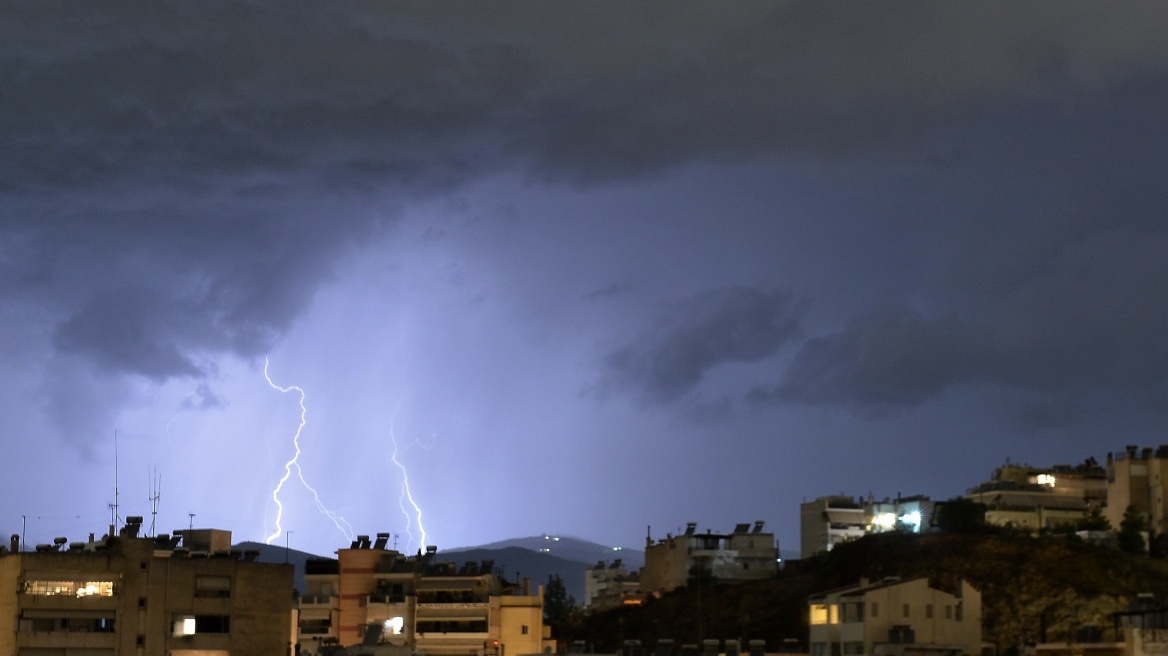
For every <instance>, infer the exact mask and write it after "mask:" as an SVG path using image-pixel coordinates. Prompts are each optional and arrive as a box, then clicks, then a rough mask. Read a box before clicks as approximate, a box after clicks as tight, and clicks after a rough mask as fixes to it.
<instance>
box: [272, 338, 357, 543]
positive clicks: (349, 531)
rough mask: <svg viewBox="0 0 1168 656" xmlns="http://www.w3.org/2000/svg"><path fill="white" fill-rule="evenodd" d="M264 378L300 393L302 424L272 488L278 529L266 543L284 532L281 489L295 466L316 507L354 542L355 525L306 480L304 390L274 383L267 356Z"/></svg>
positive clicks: (282, 388)
mask: <svg viewBox="0 0 1168 656" xmlns="http://www.w3.org/2000/svg"><path fill="white" fill-rule="evenodd" d="M264 379H265V380H267V381H268V385H270V386H271V387H272V389H274V390H277V391H279V392H282V393H284V394H287V393H288V392H296V393H297V394H299V395H300V425H299V426H297V427H296V435H295V436H294V437H293V438H292V445H293V446H294V447H296V454H295V455H293V456H292V459H291V460H289V461H288V462H286V463H284V476H283V477H282V478H281V479H280V482H279V483H277V484H276V487H275V489H273V490H272V501H275V502H276V530H275V531H274V532H273V533H272V534H271V535H269V536H268V537H267V539H266V540H264V543H265V544H271V543H272V540H275V539H276V538H278V537H280V534H281V533H283V532H284V528H283V526H281V522H282V521H283V518H284V504H283V503H282V502H281V501H280V491H281V490H283V489H284V484H285V483H287V482H288V479H290V478H292V469H293V468H295V469H296V477H297V478H299V479H300V483H301V484H302V485H303V486H304V487H305V488H306V489H307V490H308V491H309V492H311V493H312V498H313V499H314V500H315V501H316V509H317V510H319V511H320V512H321V514H323V515H325V516H327V517H328V518H329V519H331V520H332V522H333V524H335V525H336V527H337V530H338V531H340V532H341V534H342V535H344V536H345V539H346V540H348V541H350V542H352V541H353V527H352V526H350V525H349V522H347V521H345V518H344V517H341V516H340V515H338V514H336V513H334V512H333V511H331V510H329V509H328V508H325V506H324V504H323V503H321V500H320V495H319V494H317V492H316V490H315V489H314V488H313V487H312V486H311V485H309V484H308V481H306V480H304V470H303V469H301V468H300V433H301V432H302V431H303V430H304V426H305V424H307V423H308V422H307V419H306V417H307V415H308V408H307V407H306V406H305V405H304V390H303V389H301V388H300V387H297V386H296V385H289V386H288V387H280V386H279V385H277V384H275V383H273V382H272V378H271V377H270V376H268V359H267V358H264Z"/></svg>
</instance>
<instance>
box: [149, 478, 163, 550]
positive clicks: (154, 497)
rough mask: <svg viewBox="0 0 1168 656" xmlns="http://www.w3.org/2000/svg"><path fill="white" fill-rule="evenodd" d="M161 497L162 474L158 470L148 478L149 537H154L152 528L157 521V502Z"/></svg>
mask: <svg viewBox="0 0 1168 656" xmlns="http://www.w3.org/2000/svg"><path fill="white" fill-rule="evenodd" d="M161 497H162V474H159V473H158V468H157V467H156V468H155V469H154V472H153V474H152V475H151V476H150V537H154V526H155V523H156V522H157V521H158V500H159V499H160V498H161Z"/></svg>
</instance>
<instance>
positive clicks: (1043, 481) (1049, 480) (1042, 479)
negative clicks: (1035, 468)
mask: <svg viewBox="0 0 1168 656" xmlns="http://www.w3.org/2000/svg"><path fill="white" fill-rule="evenodd" d="M1035 482H1036V483H1038V484H1039V485H1049V486H1050V487H1054V476H1052V475H1051V474H1039V475H1038V477H1037V479H1036V480H1035Z"/></svg>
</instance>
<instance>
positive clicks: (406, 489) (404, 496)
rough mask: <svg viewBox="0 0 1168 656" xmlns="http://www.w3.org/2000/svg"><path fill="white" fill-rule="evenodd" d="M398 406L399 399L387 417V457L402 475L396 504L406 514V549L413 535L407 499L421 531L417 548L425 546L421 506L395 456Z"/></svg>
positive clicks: (406, 474)
mask: <svg viewBox="0 0 1168 656" xmlns="http://www.w3.org/2000/svg"><path fill="white" fill-rule="evenodd" d="M400 406H401V401H398V403H397V406H395V407H394V409H393V414H392V415H390V418H389V441H390V443H391V444H393V452H392V453H390V455H389V459H390V460H392V461H393V464H394V465H395V466H397V468H398V469H400V470H401V475H402V484H401V495H400V496H398V499H397V503H398V506H399V507H400V508H401V511H402V514H403V515H405V516H406V538H407V541H406V550H407V551H408V550H409V544H410V542H412V541H413V539H414V535H413V533H411V532H410V526H411V521H412V518H411V517H410V512H409V511H408V510H406V502H407V501H409V504H410V506H411V507H413V509H414V517H416V518H417V522H418V531H419V532H421V534H422V535H421V539H420V540H419V541H418V548H419V549H422V548H425V546H426V529H425V527H424V526H422V508H421V507H420V506H419V505H418V502H417V501H414V495H413V493H412V492H411V491H410V476H409V474H408V473H407V472H406V466H405V465H403V464H402V463H401V461H400V460H398V459H397V456H398V453H399V451H400V450H399V448H398V444H397V436H396V435H395V434H394V430H393V422H394V419H395V418H396V417H397V409H398V407H400ZM413 444H419V446H420V443H419V442H418V441H417V440H415V441H414V442H413ZM406 448H409V445H407V446H406Z"/></svg>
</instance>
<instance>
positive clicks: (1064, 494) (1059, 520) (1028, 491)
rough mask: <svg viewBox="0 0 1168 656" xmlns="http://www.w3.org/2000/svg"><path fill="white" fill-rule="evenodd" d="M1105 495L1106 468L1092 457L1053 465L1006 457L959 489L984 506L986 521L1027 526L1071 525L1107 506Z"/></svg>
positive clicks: (1001, 524)
mask: <svg viewBox="0 0 1168 656" xmlns="http://www.w3.org/2000/svg"><path fill="white" fill-rule="evenodd" d="M1107 496H1108V490H1107V472H1106V470H1105V469H1104V467H1102V466H1100V465H1099V464H1098V463H1096V462H1095V460H1094V459H1090V460H1087V461H1086V462H1084V463H1082V464H1080V465H1073V466H1072V465H1055V466H1053V467H1032V466H1030V465H1023V464H1012V463H1009V462H1007V463H1006V464H1005V465H1002V466H1001V467H998V468H997V469H995V470H994V473H993V475H992V477H991V479H990V480H988V481H986V482H984V483H981V484H980V485H978V486H977V487H974V488H972V489H970V490H969V491H968V492H967V493H966V494H965V498H966V499H969V500H970V501H974V502H976V503H980V504H982V505H984V506H985V508H986V514H985V521H986V523H987V524H992V525H996V526H1013V527H1016V528H1022V529H1026V530H1029V531H1038V530H1040V529H1044V528H1053V527H1055V526H1058V525H1070V526H1074V525H1075V524H1078V523H1080V522H1081V521H1082V520H1083V519H1084V518H1085V517H1086V515H1087V513H1088V511H1090V510H1092V509H1096V510H1098V509H1101V508H1103V507H1104V506H1105V505H1107Z"/></svg>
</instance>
